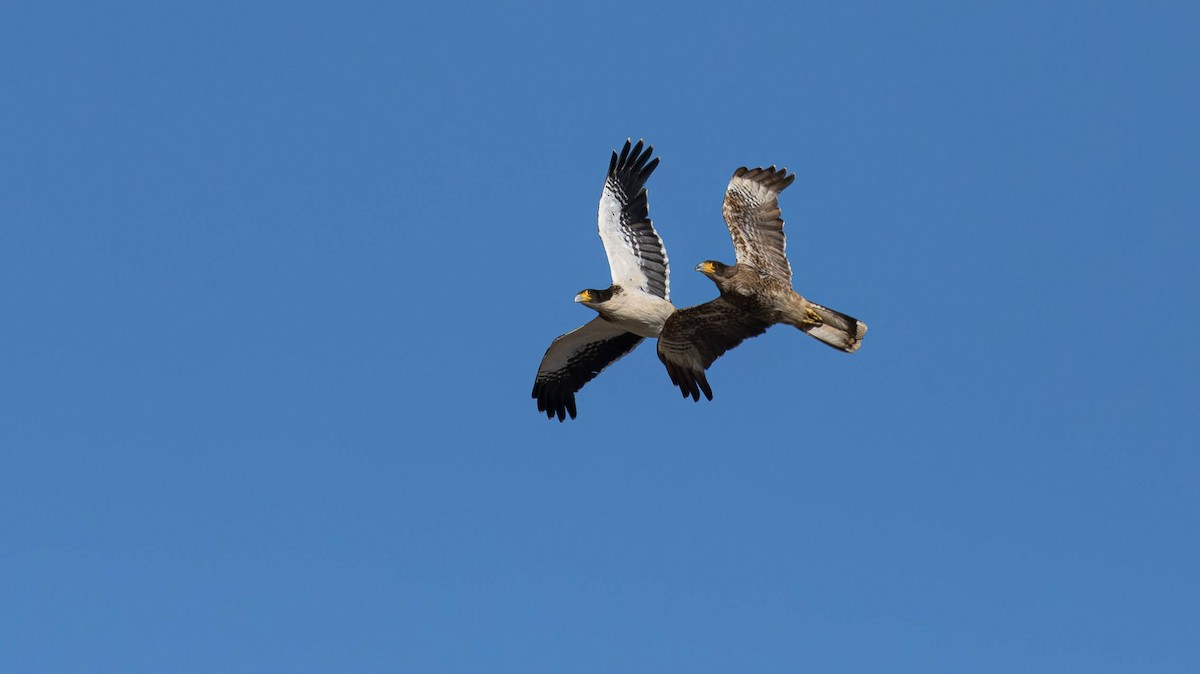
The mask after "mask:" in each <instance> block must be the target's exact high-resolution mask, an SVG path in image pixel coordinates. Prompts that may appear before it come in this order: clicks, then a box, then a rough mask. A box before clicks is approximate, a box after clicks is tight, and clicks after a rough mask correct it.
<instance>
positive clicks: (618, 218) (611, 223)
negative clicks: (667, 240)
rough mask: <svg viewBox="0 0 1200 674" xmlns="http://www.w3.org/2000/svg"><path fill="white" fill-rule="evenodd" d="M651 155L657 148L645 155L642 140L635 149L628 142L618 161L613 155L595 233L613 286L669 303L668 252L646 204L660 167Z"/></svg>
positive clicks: (650, 149) (615, 155)
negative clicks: (649, 185)
mask: <svg viewBox="0 0 1200 674" xmlns="http://www.w3.org/2000/svg"><path fill="white" fill-rule="evenodd" d="M653 153H654V146H650V147H647V148H646V149H645V151H643V150H642V141H640V140H639V141H638V142H637V144H636V145H632V146H631V145H630V142H629V141H628V140H627V141H625V147H624V148H622V149H621V154H620V155H619V156H618V155H617V153H616V152H613V153H612V159H611V160H609V162H608V176H607V177H606V178H605V179H604V191H603V192H601V193H600V207H599V210H598V212H597V228H598V229H599V230H600V240H601V241H603V242H604V252H605V253H607V254H608V267H609V270H610V271H611V272H612V282H613V284H614V285H619V286H622V287H624V288H625V289H627V290H633V289H634V288H639V289H641V291H642V292H645V293H650V294H651V295H656V296H658V297H661V298H663V299H664V300H669V299H671V283H670V278H669V269H668V262H667V249H666V248H665V247H664V246H663V242H662V238H660V237H659V236H658V232H656V231H654V224H653V223H652V222H651V221H650V205H649V202H648V201H647V199H646V180H648V179H649V178H650V174H651V173H654V169H655V168H656V167H657V166H658V158H657V157H655V158H654V159H650V155H651V154H653Z"/></svg>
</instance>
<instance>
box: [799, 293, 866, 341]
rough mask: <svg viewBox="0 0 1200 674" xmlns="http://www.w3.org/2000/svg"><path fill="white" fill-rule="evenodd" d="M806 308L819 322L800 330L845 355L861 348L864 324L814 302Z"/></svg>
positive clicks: (864, 332)
mask: <svg viewBox="0 0 1200 674" xmlns="http://www.w3.org/2000/svg"><path fill="white" fill-rule="evenodd" d="M808 306H809V308H810V309H812V312H813V313H815V314H816V315H817V316H818V317H819V318H820V320H819V321H817V322H816V323H815V324H812V323H810V324H807V325H804V326H802V327H800V329H801V330H803V331H805V332H807V333H808V334H810V335H812V336H813V337H816V338H817V339H819V340H821V341H822V342H825V343H826V344H828V345H829V346H832V347H833V348H835V349H838V350H841V351H845V352H846V353H854V352H855V351H858V347H860V346H862V338H863V337H864V336H865V335H866V334H867V325H866V324H865V323H863V322H862V321H860V320H858V319H856V318H853V317H851V316H847V315H846V314H843V313H842V312H840V311H834V310H833V309H830V308H829V307H823V306H821V305H820V304H817V303H815V302H809V303H808Z"/></svg>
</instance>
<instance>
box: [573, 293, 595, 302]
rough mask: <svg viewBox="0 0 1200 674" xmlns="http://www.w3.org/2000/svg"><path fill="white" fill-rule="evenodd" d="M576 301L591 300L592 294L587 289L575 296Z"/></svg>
mask: <svg viewBox="0 0 1200 674" xmlns="http://www.w3.org/2000/svg"><path fill="white" fill-rule="evenodd" d="M575 301H576V302H591V301H592V294H591V293H590V292H588V291H586V290H585V291H583V292H581V293H579V294H578V295H576V296H575Z"/></svg>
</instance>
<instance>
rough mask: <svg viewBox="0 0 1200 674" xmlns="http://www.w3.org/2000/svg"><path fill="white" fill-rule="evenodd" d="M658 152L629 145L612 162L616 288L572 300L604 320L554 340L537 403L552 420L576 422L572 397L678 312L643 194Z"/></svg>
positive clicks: (603, 206) (611, 248)
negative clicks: (573, 420) (556, 418)
mask: <svg viewBox="0 0 1200 674" xmlns="http://www.w3.org/2000/svg"><path fill="white" fill-rule="evenodd" d="M653 153H654V146H653V145H650V146H646V147H643V141H642V140H639V141H638V142H637V143H636V144H632V143H631V142H630V140H626V141H625V146H624V147H623V148H622V149H621V152H620V154H619V155H618V154H617V152H616V151H613V153H612V158H611V159H610V160H609V162H608V175H607V176H606V177H605V179H604V189H603V190H602V191H601V193H600V206H599V209H598V213H597V229H598V230H599V232H600V240H601V241H602V242H603V244H604V252H605V253H606V254H607V256H608V266H609V271H610V272H611V275H612V283H611V284H610V285H609V286H608V287H607V288H603V289H595V288H588V289H586V290H581V291H580V292H579V293H578V294H576V295H575V301H576V302H578V303H580V304H582V305H584V306H585V307H588V308H590V309H594V310H595V311H596V312H597V313H598V314H599V316H597V317H596V318H593V319H592V320H591V321H589V322H588V323H585V324H584V325H582V326H580V327H578V328H576V329H574V330H572V331H571V332H568V333H566V334H564V335H559V336H558V337H557V338H555V340H554V341H553V342H551V343H550V347H549V348H548V349H546V354H545V355H544V356H543V357H542V361H541V364H539V365H538V371H537V376H536V378H535V379H534V382H533V398H535V399H536V400H537V408H538V411H539V412H545V413H546V418H547V419H554V418H555V417H558V420H559V422H560V423H561V422H562V421H563V420H564V419H565V418H566V417H567V416H568V415H569V416H570V417H571V418H572V419H574V418H575V413H576V407H575V394H576V393H578V392H579V390H580V389H581V388H583V386H584V384H587V383H588V382H589V381H591V380H592V379H593V378H595V377H596V375H598V374H600V372H601V371H602V370H603V369H604V368H606V367H608V366H609V365H612V364H613V363H615V362H616V361H617V360H619V359H621V358H622V357H623V356H625V355H626V354H628V353H629V352H630V351H632V350H633V349H634V347H636V346H637V345H638V344H640V343H641V341H642V340H643V339H645V338H648V337H650V338H653V337H658V333H659V332H660V331H661V330H662V327H663V323H664V322H665V321H666V320H667V317H668V316H670V315H671V314H672V313H673V312H674V311H675V306H674V305H673V304H671V296H670V295H671V286H670V265H669V261H668V259H667V250H666V248H665V247H664V246H663V241H662V238H661V237H660V236H659V235H658V232H656V231H655V230H654V224H653V222H651V220H650V206H649V202H648V200H647V194H646V181H647V179H649V177H650V174H651V173H653V172H654V169H655V168H657V167H658V157H654V158H653V159H651V156H652V155H653Z"/></svg>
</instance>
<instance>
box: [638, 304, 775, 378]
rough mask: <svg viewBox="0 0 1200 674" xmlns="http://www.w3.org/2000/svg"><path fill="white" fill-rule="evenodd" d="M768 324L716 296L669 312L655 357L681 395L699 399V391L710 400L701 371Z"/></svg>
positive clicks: (758, 332) (756, 334)
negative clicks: (708, 300)
mask: <svg viewBox="0 0 1200 674" xmlns="http://www.w3.org/2000/svg"><path fill="white" fill-rule="evenodd" d="M768 327H770V323H766V322H764V321H761V320H759V319H757V318H755V317H754V316H751V315H750V314H748V313H746V312H745V311H742V310H741V309H739V308H737V307H736V306H734V305H733V304H731V303H729V302H727V301H726V300H725V299H723V298H720V297H718V298H717V299H715V300H713V301H711V302H705V303H704V304H699V305H697V306H694V307H688V308H687V309H680V310H679V311H676V312H675V313H673V314H671V317H670V318H668V319H667V322H666V324H665V325H663V329H662V333H660V334H659V336H658V359H659V360H661V361H662V363H663V365H664V366H666V368H667V375H668V376H670V377H671V383H672V384H674V385H676V386H678V387H679V390H680V391H682V392H683V397H685V398H686V397H688V396H691V397H692V400H700V393H701V391H703V392H704V397H706V398H708V399H709V400H712V389H711V388H710V387H709V385H708V379H707V378H706V377H705V376H704V371H705V370H707V369H708V366H709V365H712V364H713V361H715V360H716V359H718V358H720V357H721V355H722V354H724V353H725V352H726V351H728V350H730V349H732V348H733V347H735V346H737V345H738V344H741V343H742V342H743V341H744V340H746V339H747V338H750V337H757V336H758V335H761V334H762V333H764V332H766V330H767V328H768Z"/></svg>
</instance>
